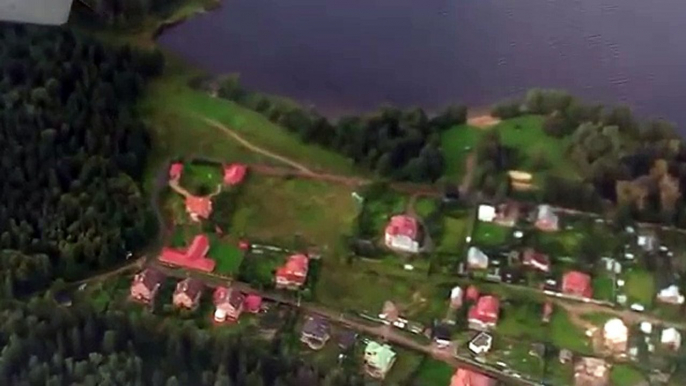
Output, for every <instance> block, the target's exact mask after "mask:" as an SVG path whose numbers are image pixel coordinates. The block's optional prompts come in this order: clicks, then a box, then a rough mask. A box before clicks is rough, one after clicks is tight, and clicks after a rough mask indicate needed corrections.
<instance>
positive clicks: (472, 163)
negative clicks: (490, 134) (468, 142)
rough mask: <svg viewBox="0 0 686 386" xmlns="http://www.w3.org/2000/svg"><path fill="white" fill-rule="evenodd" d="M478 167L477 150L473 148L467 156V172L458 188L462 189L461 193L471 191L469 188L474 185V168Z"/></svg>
mask: <svg viewBox="0 0 686 386" xmlns="http://www.w3.org/2000/svg"><path fill="white" fill-rule="evenodd" d="M475 167H476V151H475V150H472V151H471V152H470V153H469V155H468V156H467V159H466V160H465V167H464V170H465V173H464V176H463V177H462V182H461V183H460V187H459V188H458V190H459V191H460V194H461V195H465V194H467V193H468V192H469V189H470V188H471V187H472V180H473V179H474V168H475Z"/></svg>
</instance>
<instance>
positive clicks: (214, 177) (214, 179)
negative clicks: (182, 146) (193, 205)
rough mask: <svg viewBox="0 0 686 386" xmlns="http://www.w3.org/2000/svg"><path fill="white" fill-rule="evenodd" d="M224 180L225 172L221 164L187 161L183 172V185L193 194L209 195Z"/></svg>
mask: <svg viewBox="0 0 686 386" xmlns="http://www.w3.org/2000/svg"><path fill="white" fill-rule="evenodd" d="M223 181H224V172H223V170H222V169H221V167H220V166H219V165H217V166H213V165H207V164H201V163H197V162H187V163H186V164H184V166H183V174H181V186H182V187H184V188H185V189H187V190H188V191H189V192H191V193H192V194H197V195H207V194H210V193H213V192H214V191H215V190H216V189H217V186H218V185H221V184H222V183H223Z"/></svg>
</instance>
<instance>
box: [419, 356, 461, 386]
mask: <svg viewBox="0 0 686 386" xmlns="http://www.w3.org/2000/svg"><path fill="white" fill-rule="evenodd" d="M454 372H455V369H454V368H452V367H450V366H448V365H447V364H446V363H445V362H442V361H437V360H435V359H431V358H426V359H424V360H423V361H422V364H421V366H420V367H419V370H418V371H417V376H416V377H415V382H414V383H415V384H417V385H449V384H450V378H451V377H452V376H453V373H454Z"/></svg>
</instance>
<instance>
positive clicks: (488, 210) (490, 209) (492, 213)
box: [476, 204, 496, 222]
mask: <svg viewBox="0 0 686 386" xmlns="http://www.w3.org/2000/svg"><path fill="white" fill-rule="evenodd" d="M476 214H477V215H476V217H477V219H478V220H479V221H483V222H493V220H495V217H496V210H495V206H493V205H485V204H482V205H479V208H478V209H477V211H476Z"/></svg>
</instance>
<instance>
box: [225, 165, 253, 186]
mask: <svg viewBox="0 0 686 386" xmlns="http://www.w3.org/2000/svg"><path fill="white" fill-rule="evenodd" d="M247 170H248V168H247V167H246V166H245V165H241V164H231V165H225V166H224V183H225V184H227V185H238V184H240V183H241V182H243V179H244V178H245V173H246V172H247Z"/></svg>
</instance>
